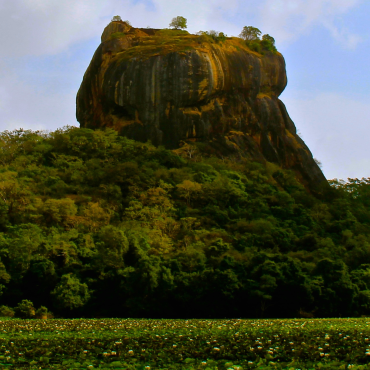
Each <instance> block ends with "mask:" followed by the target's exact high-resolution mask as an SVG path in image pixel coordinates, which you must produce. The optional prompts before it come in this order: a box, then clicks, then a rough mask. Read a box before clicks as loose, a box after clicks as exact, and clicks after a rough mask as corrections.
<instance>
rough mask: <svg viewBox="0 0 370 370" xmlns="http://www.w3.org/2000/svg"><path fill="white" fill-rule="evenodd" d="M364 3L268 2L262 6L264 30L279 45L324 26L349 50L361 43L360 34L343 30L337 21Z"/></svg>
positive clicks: (348, 0) (349, 0)
mask: <svg viewBox="0 0 370 370" xmlns="http://www.w3.org/2000/svg"><path fill="white" fill-rule="evenodd" d="M360 2H361V0H266V1H265V2H264V3H263V4H262V5H261V7H260V19H261V23H262V25H263V28H264V29H266V30H268V31H267V33H271V34H272V35H274V37H275V38H276V39H277V40H279V42H285V43H289V42H292V41H294V40H296V39H297V38H299V36H301V35H302V34H305V33H307V32H309V31H311V30H312V28H313V27H314V26H317V25H321V26H323V27H325V28H327V29H328V30H329V32H330V33H331V35H332V37H334V38H335V39H336V40H337V41H338V42H340V43H341V44H342V45H343V46H344V47H346V48H355V47H356V46H357V44H358V43H359V42H360V41H361V37H360V36H359V35H355V34H352V33H351V32H350V31H348V30H347V29H343V28H339V27H338V26H337V25H336V24H335V21H336V18H337V17H338V16H340V15H342V14H344V13H346V12H348V11H349V10H351V9H352V8H354V7H355V6H356V5H359V4H360Z"/></svg>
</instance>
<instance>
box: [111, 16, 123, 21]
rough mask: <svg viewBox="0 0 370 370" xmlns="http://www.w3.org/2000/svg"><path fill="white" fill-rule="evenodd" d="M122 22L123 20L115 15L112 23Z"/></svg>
mask: <svg viewBox="0 0 370 370" xmlns="http://www.w3.org/2000/svg"><path fill="white" fill-rule="evenodd" d="M121 21H122V18H121V17H120V16H119V15H115V16H114V17H113V18H112V22H121Z"/></svg>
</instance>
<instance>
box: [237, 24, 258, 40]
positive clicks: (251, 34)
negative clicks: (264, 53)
mask: <svg viewBox="0 0 370 370" xmlns="http://www.w3.org/2000/svg"><path fill="white" fill-rule="evenodd" d="M261 33H262V32H261V31H260V30H259V29H258V28H255V27H252V26H248V27H247V26H244V27H243V30H242V32H241V34H240V35H239V37H241V38H242V39H244V40H245V41H255V40H259V37H260V35H261Z"/></svg>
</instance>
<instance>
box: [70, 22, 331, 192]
mask: <svg viewBox="0 0 370 370" xmlns="http://www.w3.org/2000/svg"><path fill="white" fill-rule="evenodd" d="M167 32H169V31H167ZM286 84H287V77H286V71H285V61H284V58H283V56H282V55H281V54H280V53H276V54H273V53H270V52H267V53H265V55H261V54H258V53H255V52H253V51H251V50H249V49H248V47H247V46H246V45H245V44H244V42H243V40H241V39H239V38H236V37H233V38H228V39H227V40H226V41H225V42H224V43H215V42H214V43H212V42H210V41H209V40H207V38H205V37H204V36H197V35H190V34H188V35H181V36H168V35H161V34H160V30H153V29H137V28H132V27H130V26H129V25H127V24H126V23H124V22H112V23H110V24H109V25H108V26H107V27H106V29H105V30H104V32H103V35H102V43H101V44H100V46H99V47H98V49H97V50H96V52H95V54H94V56H93V59H92V61H91V63H90V66H89V67H88V69H87V71H86V73H85V75H84V79H83V82H82V84H81V87H80V90H79V92H78V95H77V120H78V121H79V122H80V125H81V127H88V128H102V127H112V128H114V129H116V130H118V131H120V132H121V133H122V134H124V135H127V136H128V137H130V138H133V139H135V140H140V141H146V140H148V139H150V140H151V141H152V142H153V144H155V145H164V146H166V147H167V148H170V149H175V148H178V147H179V143H180V142H181V141H182V140H183V141H202V142H207V143H209V145H210V146H211V147H213V148H214V149H215V151H216V152H218V153H220V154H222V155H224V156H225V155H235V154H237V155H241V156H247V157H250V158H251V159H254V160H258V161H264V160H267V161H269V162H274V163H276V164H279V165H280V166H282V167H283V168H290V169H293V170H294V171H295V172H296V173H297V174H298V176H299V177H300V179H301V180H302V181H303V182H304V183H305V184H306V185H308V186H309V187H315V186H317V185H319V184H320V183H322V182H326V179H325V177H324V175H323V174H322V172H321V170H320V168H319V167H318V166H317V164H316V163H315V161H314V159H313V158H312V154H311V152H310V151H309V149H308V148H307V146H306V145H305V143H304V142H303V141H302V139H301V138H300V137H299V136H298V135H297V134H296V128H295V125H294V123H293V122H292V120H291V119H290V117H289V115H288V113H287V110H286V108H285V106H284V104H283V103H282V102H281V101H280V100H279V99H278V97H279V95H280V94H281V93H282V91H283V90H284V88H285V87H286Z"/></svg>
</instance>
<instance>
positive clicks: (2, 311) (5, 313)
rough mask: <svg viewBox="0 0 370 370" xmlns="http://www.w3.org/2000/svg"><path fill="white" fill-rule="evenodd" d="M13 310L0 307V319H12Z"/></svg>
mask: <svg viewBox="0 0 370 370" xmlns="http://www.w3.org/2000/svg"><path fill="white" fill-rule="evenodd" d="M13 316H14V310H13V309H12V308H11V307H8V306H0V317H13Z"/></svg>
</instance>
